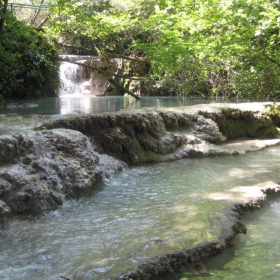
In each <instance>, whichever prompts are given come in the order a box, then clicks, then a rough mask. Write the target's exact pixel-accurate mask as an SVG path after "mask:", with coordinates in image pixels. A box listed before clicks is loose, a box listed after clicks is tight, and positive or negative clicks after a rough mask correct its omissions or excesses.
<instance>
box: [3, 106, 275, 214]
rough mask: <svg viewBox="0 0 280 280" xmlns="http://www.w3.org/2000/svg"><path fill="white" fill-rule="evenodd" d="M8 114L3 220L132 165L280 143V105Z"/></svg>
mask: <svg viewBox="0 0 280 280" xmlns="http://www.w3.org/2000/svg"><path fill="white" fill-rule="evenodd" d="M0 117H1V120H2V121H1V124H0V131H2V132H4V133H3V134H2V135H1V136H0V217H1V219H3V217H4V216H7V217H8V216H9V214H12V215H17V214H24V213H29V214H30V213H31V214H37V213H41V212H42V211H46V210H52V209H56V208H57V207H59V206H60V205H62V204H63V202H64V200H65V199H66V198H67V197H79V196H80V195H81V194H82V193H84V192H85V191H88V190H90V189H93V188H94V187H95V186H96V185H97V184H98V183H100V182H101V181H102V180H103V179H104V178H106V177H108V176H111V175H112V174H113V173H115V172H118V171H121V170H122V169H123V168H125V167H126V166H127V164H137V163H146V162H160V161H170V160H176V159H181V158H187V157H197V156H217V155H236V154H240V153H245V152H249V151H256V150H260V149H263V148H265V147H267V146H271V145H277V144H279V143H280V138H278V135H279V133H278V126H279V124H280V104H278V103H243V104H210V105H196V106H190V107H180V108H160V109H157V110H155V109H147V110H145V109H143V110H141V111H133V112H119V113H115V114H95V115H71V116H40V117H39V116H36V115H31V116H19V115H11V116H0ZM240 138H241V139H242V142H240V141H241V140H240ZM236 139H238V140H236ZM234 140H236V141H237V142H234ZM241 143H242V144H241Z"/></svg>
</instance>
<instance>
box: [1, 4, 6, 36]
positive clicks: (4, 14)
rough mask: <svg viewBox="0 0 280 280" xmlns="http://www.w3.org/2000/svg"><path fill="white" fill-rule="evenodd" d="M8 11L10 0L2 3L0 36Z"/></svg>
mask: <svg viewBox="0 0 280 280" xmlns="http://www.w3.org/2000/svg"><path fill="white" fill-rule="evenodd" d="M7 10H8V0H3V2H2V1H0V34H1V33H2V32H3V30H4V23H5V17H6V14H7Z"/></svg>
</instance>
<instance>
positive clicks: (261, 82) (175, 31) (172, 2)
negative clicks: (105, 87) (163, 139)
mask: <svg viewBox="0 0 280 280" xmlns="http://www.w3.org/2000/svg"><path fill="white" fill-rule="evenodd" d="M32 3H33V4H36V5H42V4H43V5H48V12H47V13H45V15H44V16H42V17H41V18H40V16H37V17H36V20H37V23H36V22H35V21H34V20H33V22H30V23H31V24H33V26H34V27H36V28H38V27H40V29H43V30H44V36H46V37H48V38H49V39H51V40H54V39H55V40H57V47H58V48H59V49H60V52H61V53H70V54H98V55H100V56H101V58H102V59H106V58H108V57H112V56H114V57H123V56H126V57H130V58H139V59H144V58H145V59H146V60H149V61H150V63H151V65H152V68H151V71H150V72H149V73H148V74H149V76H148V77H149V79H146V83H148V84H149V85H150V90H151V92H154V93H155V94H166V95H167V94H201V95H222V96H248V97H254V98H270V99H271V98H278V97H280V89H279V82H280V59H279V57H280V48H279V44H280V38H279V27H280V2H279V1H278V0H200V1H195V0H134V1H130V0H124V1H123V0H122V1H119V0H97V1H92V0H84V1H80V0H70V1H64V0H45V1H44V0H40V2H38V3H34V2H32ZM33 19H34V16H33ZM26 20H27V21H28V19H26ZM42 22H43V24H42ZM145 78H147V77H145Z"/></svg>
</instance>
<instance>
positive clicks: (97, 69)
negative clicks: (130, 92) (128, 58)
mask: <svg viewBox="0 0 280 280" xmlns="http://www.w3.org/2000/svg"><path fill="white" fill-rule="evenodd" d="M58 60H60V61H64V62H69V63H72V64H76V65H79V66H83V67H87V68H89V69H91V70H94V71H97V72H99V73H102V74H105V75H108V76H112V77H118V78H123V79H127V80H134V81H145V80H148V78H144V77H130V76H124V75H120V74H115V73H111V72H108V71H106V70H103V69H100V68H97V67H92V66H89V65H87V64H84V63H80V62H73V61H69V60H67V59H63V58H58Z"/></svg>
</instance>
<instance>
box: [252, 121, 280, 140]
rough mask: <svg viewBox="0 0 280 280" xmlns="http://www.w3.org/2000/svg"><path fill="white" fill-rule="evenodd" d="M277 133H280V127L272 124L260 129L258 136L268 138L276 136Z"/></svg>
mask: <svg viewBox="0 0 280 280" xmlns="http://www.w3.org/2000/svg"><path fill="white" fill-rule="evenodd" d="M277 135H280V133H279V129H278V128H277V127H276V126H275V125H274V124H272V125H270V126H268V127H265V128H262V129H259V130H258V131H257V135H256V136H257V138H260V139H267V138H275V137H276V136H277Z"/></svg>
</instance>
